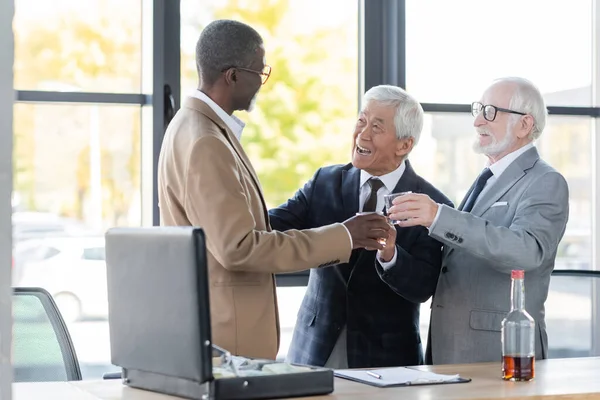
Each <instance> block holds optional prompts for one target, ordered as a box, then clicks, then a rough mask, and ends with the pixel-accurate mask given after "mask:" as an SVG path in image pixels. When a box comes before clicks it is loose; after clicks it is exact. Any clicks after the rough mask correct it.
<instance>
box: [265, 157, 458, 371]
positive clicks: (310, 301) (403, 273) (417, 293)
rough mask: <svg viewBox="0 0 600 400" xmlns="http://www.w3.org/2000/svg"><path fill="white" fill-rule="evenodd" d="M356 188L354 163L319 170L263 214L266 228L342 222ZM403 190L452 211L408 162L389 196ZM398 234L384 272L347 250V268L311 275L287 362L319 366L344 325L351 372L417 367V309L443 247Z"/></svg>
mask: <svg viewBox="0 0 600 400" xmlns="http://www.w3.org/2000/svg"><path fill="white" fill-rule="evenodd" d="M359 185H360V170H359V169H357V168H354V167H353V166H352V164H347V165H334V166H329V167H324V168H321V169H319V170H318V171H317V172H316V174H315V175H314V177H313V178H312V179H311V180H310V181H309V182H308V183H306V185H304V187H303V188H302V189H300V190H298V192H297V193H296V194H295V195H294V197H293V198H291V199H289V200H288V201H287V202H286V203H285V204H283V205H281V206H279V207H277V208H275V209H272V210H270V211H269V216H270V220H271V226H272V227H273V229H276V230H281V231H283V230H287V229H307V228H315V227H319V226H323V225H327V224H330V223H334V222H343V221H345V220H347V219H348V218H350V217H352V216H354V215H355V214H356V212H358V206H359V200H358V198H359ZM404 191H412V192H413V193H425V194H427V195H429V196H430V197H431V198H432V199H433V200H435V201H436V202H438V203H444V204H448V205H450V206H452V203H451V202H450V200H449V199H448V198H447V197H446V196H444V195H443V194H442V193H441V192H440V191H439V190H437V189H436V188H435V187H433V186H432V185H431V184H430V183H428V182H427V181H425V180H424V179H423V178H421V177H419V176H418V175H417V174H416V173H415V171H414V170H413V169H412V167H411V165H410V163H409V162H408V161H406V170H405V171H404V174H403V175H402V177H401V178H400V180H399V181H398V184H397V185H396V187H395V189H394V193H395V192H404ZM396 229H397V231H398V232H397V238H396V251H397V261H396V265H395V266H393V267H392V268H390V269H388V270H387V271H384V270H383V268H382V267H381V265H379V263H378V262H377V261H376V259H375V257H376V251H367V250H364V249H357V250H353V252H352V256H351V258H350V262H349V263H347V264H339V265H336V266H333V267H327V268H318V269H311V271H310V279H309V282H308V287H307V290H306V294H305V296H304V299H303V301H302V305H301V306H300V310H299V312H298V318H297V322H296V327H295V329H294V336H293V339H292V343H291V346H290V349H289V352H288V359H289V360H290V361H291V362H294V363H298V364H309V365H318V366H322V365H324V364H325V363H326V362H327V359H328V358H329V356H330V354H331V351H332V350H333V347H334V345H335V343H336V341H337V339H338V336H339V334H340V331H341V329H342V327H343V326H344V325H346V326H347V354H348V366H349V367H350V368H359V367H383V366H400V365H417V364H422V363H423V350H422V346H421V338H420V334H419V309H420V303H423V302H425V301H427V300H428V299H429V297H431V296H432V295H433V292H434V290H435V287H436V284H437V280H438V275H439V271H440V266H441V260H442V250H441V248H442V245H441V244H440V243H439V242H438V241H436V240H434V239H433V238H431V237H430V236H429V234H428V231H427V229H426V228H424V227H421V226H417V227H412V228H398V227H397V228H396Z"/></svg>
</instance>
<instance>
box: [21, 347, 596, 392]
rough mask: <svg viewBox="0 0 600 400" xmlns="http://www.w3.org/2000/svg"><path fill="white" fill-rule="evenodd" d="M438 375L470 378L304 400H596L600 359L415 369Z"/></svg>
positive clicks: (74, 386) (61, 385)
mask: <svg viewBox="0 0 600 400" xmlns="http://www.w3.org/2000/svg"><path fill="white" fill-rule="evenodd" d="M416 368H420V369H424V370H429V371H434V372H438V373H441V374H456V373H459V374H460V375H461V376H464V377H468V378H471V379H472V382H469V383H461V384H450V385H430V386H414V387H397V388H387V389H379V388H376V387H372V386H368V385H363V384H359V383H355V382H351V381H347V380H343V379H338V378H336V381H335V391H334V393H332V394H331V395H328V396H317V397H314V396H313V397H303V398H302V399H304V400H338V399H349V400H363V399H364V400H366V399H369V400H371V399H373V400H378V399H379V400H391V399H428V400H430V399H436V400H437V399H439V400H444V399H515V398H519V399H522V398H528V399H530V398H531V399H541V398H552V399H600V357H595V358H571V359H554V360H544V361H539V362H537V363H536V378H535V380H533V381H531V382H504V381H503V380H502V379H501V378H500V363H485V364H465V365H441V366H433V367H429V366H422V367H416ZM13 399H14V400H37V399H44V400H64V399H72V400H180V399H179V398H175V397H172V396H165V395H160V394H157V393H152V392H147V391H144V390H136V389H132V388H128V387H125V386H123V385H122V384H121V382H120V381H117V380H112V381H81V382H52V383H15V384H13Z"/></svg>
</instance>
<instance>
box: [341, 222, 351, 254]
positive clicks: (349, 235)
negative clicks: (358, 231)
mask: <svg viewBox="0 0 600 400" xmlns="http://www.w3.org/2000/svg"><path fill="white" fill-rule="evenodd" d="M342 226H343V227H344V229H345V230H346V232H348V237H349V238H350V250H352V249H354V242H353V241H352V235H351V234H350V231H349V230H348V228H347V227H346V225H344V224H342Z"/></svg>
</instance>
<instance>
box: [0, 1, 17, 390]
mask: <svg viewBox="0 0 600 400" xmlns="http://www.w3.org/2000/svg"><path fill="white" fill-rule="evenodd" d="M13 15H14V0H0V400H8V399H10V398H11V382H12V367H11V363H10V354H11V348H12V345H11V343H12V312H11V310H12V308H11V276H10V273H11V263H12V260H11V259H12V245H11V242H12V228H11V214H12V206H11V192H12V148H13V146H12V141H13V128H12V119H13V100H14V91H13V59H14V40H13V32H12V19H13Z"/></svg>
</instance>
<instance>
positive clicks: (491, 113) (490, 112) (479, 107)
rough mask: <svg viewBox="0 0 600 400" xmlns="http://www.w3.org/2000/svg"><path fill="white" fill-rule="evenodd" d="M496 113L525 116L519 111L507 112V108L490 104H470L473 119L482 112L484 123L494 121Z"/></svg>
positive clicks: (476, 102)
mask: <svg viewBox="0 0 600 400" xmlns="http://www.w3.org/2000/svg"><path fill="white" fill-rule="evenodd" d="M498 111H502V112H505V113H510V114H519V115H527V114H526V113H522V112H520V111H515V110H509V109H508V108H501V107H496V106H493V105H491V104H481V103H480V102H478V101H475V102H473V103H471V114H473V116H474V117H477V116H478V115H479V114H480V113H481V112H483V118H484V119H485V120H486V121H490V122H491V121H493V120H495V119H496V114H497V113H498Z"/></svg>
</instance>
